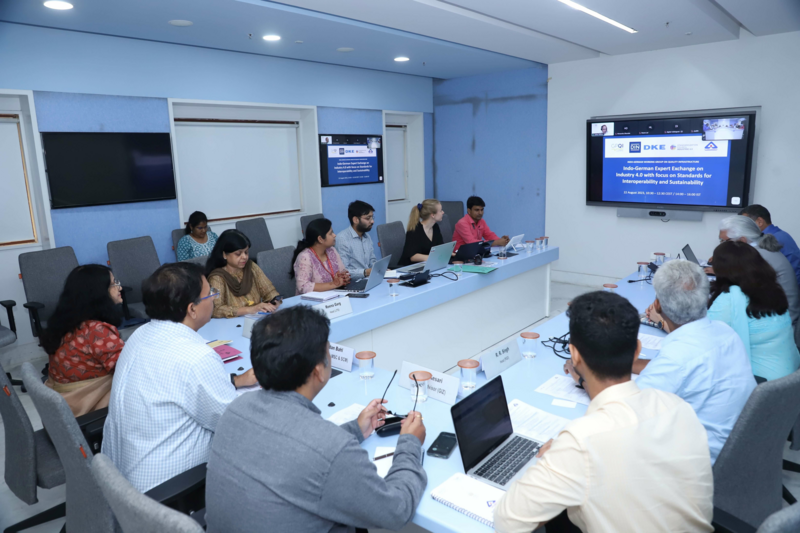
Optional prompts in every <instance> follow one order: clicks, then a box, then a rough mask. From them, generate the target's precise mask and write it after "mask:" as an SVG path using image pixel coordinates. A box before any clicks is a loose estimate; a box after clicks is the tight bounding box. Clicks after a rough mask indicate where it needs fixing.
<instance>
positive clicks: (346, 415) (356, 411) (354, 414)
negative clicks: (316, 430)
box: [328, 403, 366, 426]
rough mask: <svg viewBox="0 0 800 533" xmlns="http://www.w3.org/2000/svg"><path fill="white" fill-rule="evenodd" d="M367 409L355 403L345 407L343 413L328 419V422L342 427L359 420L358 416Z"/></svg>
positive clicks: (337, 413) (336, 413)
mask: <svg viewBox="0 0 800 533" xmlns="http://www.w3.org/2000/svg"><path fill="white" fill-rule="evenodd" d="M365 408H366V406H365V405H361V404H358V403H354V404H353V405H351V406H350V407H345V408H344V409H342V410H341V411H337V412H335V413H333V414H332V415H331V416H329V417H328V420H330V421H331V422H333V423H334V424H336V425H337V426H341V425H342V424H346V423H348V422H350V421H351V420H355V419H356V418H358V415H360V414H361V411H363V410H364V409H365Z"/></svg>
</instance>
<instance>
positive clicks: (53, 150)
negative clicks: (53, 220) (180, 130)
mask: <svg viewBox="0 0 800 533" xmlns="http://www.w3.org/2000/svg"><path fill="white" fill-rule="evenodd" d="M42 144H43V146H44V158H45V165H46V169H47V182H48V184H49V186H50V205H51V207H52V208H53V209H59V208H65V207H83V206H90V205H108V204H123V203H130V202H147V201H153V200H168V199H174V198H175V174H174V172H173V168H172V149H171V145H170V138H169V133H62V132H58V133H55V132H53V133H42Z"/></svg>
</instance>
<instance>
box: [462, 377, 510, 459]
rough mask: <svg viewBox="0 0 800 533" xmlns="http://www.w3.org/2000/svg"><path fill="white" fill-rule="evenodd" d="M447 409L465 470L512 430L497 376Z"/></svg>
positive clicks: (499, 443)
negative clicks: (450, 415)
mask: <svg viewBox="0 0 800 533" xmlns="http://www.w3.org/2000/svg"><path fill="white" fill-rule="evenodd" d="M450 413H451V414H452V415H453V426H455V429H456V437H457V438H458V447H459V448H460V449H461V460H462V461H463V462H464V472H465V473H466V472H468V471H469V470H470V469H471V468H472V467H474V466H475V465H477V464H478V463H480V462H481V460H483V458H484V457H486V456H487V455H489V454H490V453H491V452H492V451H493V450H494V449H495V448H497V447H498V446H500V445H501V444H502V443H503V441H505V440H506V439H507V438H508V437H510V436H511V434H512V433H513V432H514V429H513V428H512V427H511V414H510V413H509V412H508V401H507V400H506V392H505V390H504V388H503V380H502V378H501V377H500V376H497V377H496V378H494V379H493V380H492V381H490V382H489V383H487V384H486V385H484V386H483V387H481V388H479V389H476V390H475V391H474V392H473V393H472V394H470V395H469V396H467V397H466V398H464V399H463V400H461V401H460V402H458V403H457V404H455V405H454V406H453V407H451V408H450Z"/></svg>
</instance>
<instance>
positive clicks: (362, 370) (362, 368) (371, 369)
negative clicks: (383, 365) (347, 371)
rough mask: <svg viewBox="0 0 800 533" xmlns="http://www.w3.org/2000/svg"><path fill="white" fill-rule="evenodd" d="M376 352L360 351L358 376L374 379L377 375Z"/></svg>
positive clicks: (357, 355) (357, 356) (357, 357)
mask: <svg viewBox="0 0 800 533" xmlns="http://www.w3.org/2000/svg"><path fill="white" fill-rule="evenodd" d="M375 355H376V354H375V352H358V353H357V354H356V361H358V377H360V378H361V379H372V377H373V376H374V375H375Z"/></svg>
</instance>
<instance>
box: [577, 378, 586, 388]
mask: <svg viewBox="0 0 800 533" xmlns="http://www.w3.org/2000/svg"><path fill="white" fill-rule="evenodd" d="M585 381H586V380H585V379H583V376H578V387H580V388H583V384H584V382H585Z"/></svg>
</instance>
